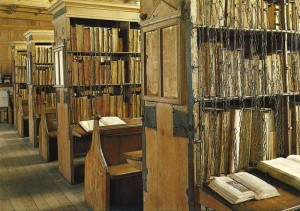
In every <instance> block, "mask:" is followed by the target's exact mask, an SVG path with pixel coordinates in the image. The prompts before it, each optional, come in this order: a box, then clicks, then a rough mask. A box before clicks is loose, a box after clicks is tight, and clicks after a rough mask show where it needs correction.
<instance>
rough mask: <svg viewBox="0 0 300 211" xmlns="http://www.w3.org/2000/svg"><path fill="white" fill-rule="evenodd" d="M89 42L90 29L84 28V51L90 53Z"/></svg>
mask: <svg viewBox="0 0 300 211" xmlns="http://www.w3.org/2000/svg"><path fill="white" fill-rule="evenodd" d="M90 44H91V42H90V28H89V27H84V33H83V45H84V49H83V50H84V51H85V52H90V51H91V45H90Z"/></svg>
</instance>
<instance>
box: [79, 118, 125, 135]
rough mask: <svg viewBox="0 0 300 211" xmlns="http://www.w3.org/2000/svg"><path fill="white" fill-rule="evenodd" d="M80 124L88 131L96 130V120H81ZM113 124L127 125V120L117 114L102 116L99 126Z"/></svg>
mask: <svg viewBox="0 0 300 211" xmlns="http://www.w3.org/2000/svg"><path fill="white" fill-rule="evenodd" d="M79 125H80V126H81V127H82V128H83V129H84V130H85V131H86V132H91V131H93V130H94V120H86V121H80V122H79ZM112 125H126V122H124V121H123V120H122V119H120V118H119V117H116V116H107V117H102V118H101V119H100V120H99V126H100V127H103V126H112Z"/></svg>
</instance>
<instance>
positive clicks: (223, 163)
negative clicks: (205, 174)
mask: <svg viewBox="0 0 300 211" xmlns="http://www.w3.org/2000/svg"><path fill="white" fill-rule="evenodd" d="M230 115H231V112H230V111H224V112H222V117H221V121H222V123H221V125H222V127H221V146H220V152H219V154H220V170H219V174H228V173H229V156H228V155H229V144H230V140H231V136H230V131H231V117H230Z"/></svg>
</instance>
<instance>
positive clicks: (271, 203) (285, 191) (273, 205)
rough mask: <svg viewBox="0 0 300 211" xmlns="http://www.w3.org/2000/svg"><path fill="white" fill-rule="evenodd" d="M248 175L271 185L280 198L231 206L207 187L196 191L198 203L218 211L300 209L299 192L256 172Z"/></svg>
mask: <svg viewBox="0 0 300 211" xmlns="http://www.w3.org/2000/svg"><path fill="white" fill-rule="evenodd" d="M250 173H252V174H253V175H255V176H257V177H259V178H261V179H263V180H264V181H266V182H268V183H269V184H271V185H273V186H274V187H275V188H276V189H277V190H278V192H279V193H280V196H279V197H274V198H269V199H263V200H259V201H254V200H251V201H247V202H244V203H240V204H236V205H232V204H230V203H229V202H227V201H226V200H225V199H223V198H222V197H221V196H219V195H218V194H217V193H215V192H213V191H212V190H210V189H208V187H207V188H204V191H203V190H198V193H197V195H198V197H197V201H198V203H201V202H202V204H203V205H204V206H205V204H207V206H217V208H218V209H222V210H285V209H292V208H294V209H296V208H297V209H299V208H300V192H299V191H297V190H296V189H294V188H292V187H290V186H288V185H286V184H284V183H282V182H280V181H278V180H276V179H273V178H271V177H269V176H267V175H265V174H263V173H261V172H259V171H257V170H255V171H253V172H250ZM205 190H206V191H205ZM210 208H213V207H210Z"/></svg>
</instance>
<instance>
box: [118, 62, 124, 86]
mask: <svg viewBox="0 0 300 211" xmlns="http://www.w3.org/2000/svg"><path fill="white" fill-rule="evenodd" d="M124 65H125V63H124V60H118V70H117V83H118V84H124V83H125V81H124V77H125V66H124Z"/></svg>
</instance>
